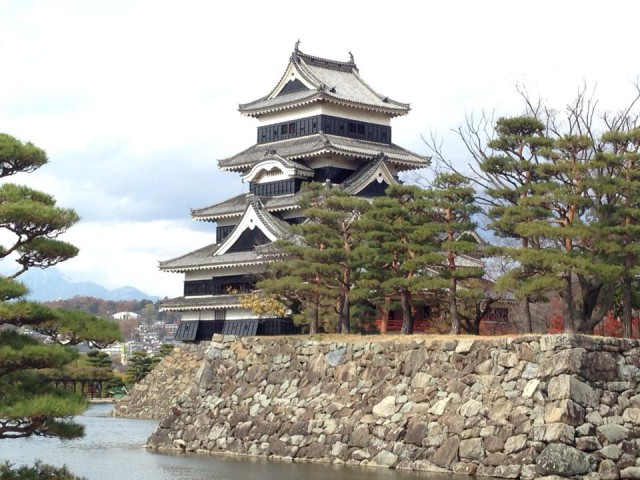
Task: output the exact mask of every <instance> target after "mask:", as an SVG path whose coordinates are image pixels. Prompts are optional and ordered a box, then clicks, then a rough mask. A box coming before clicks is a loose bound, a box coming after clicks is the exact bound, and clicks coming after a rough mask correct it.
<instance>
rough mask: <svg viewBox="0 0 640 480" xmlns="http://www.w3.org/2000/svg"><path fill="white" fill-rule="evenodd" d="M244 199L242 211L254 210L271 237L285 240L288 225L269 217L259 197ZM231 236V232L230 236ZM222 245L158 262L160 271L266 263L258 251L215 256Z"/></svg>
mask: <svg viewBox="0 0 640 480" xmlns="http://www.w3.org/2000/svg"><path fill="white" fill-rule="evenodd" d="M244 198H245V202H246V204H247V206H246V208H245V210H244V211H245V212H246V211H248V210H249V209H250V208H251V209H254V210H255V212H256V214H257V216H258V218H259V219H260V221H261V223H262V224H263V225H264V227H265V228H266V229H267V230H269V232H270V233H271V234H272V235H274V236H275V237H276V238H285V237H286V236H288V235H289V233H290V230H289V224H288V223H287V222H285V221H283V220H281V219H279V218H277V217H274V216H273V215H271V214H270V213H269V212H268V211H267V210H266V209H265V208H264V205H263V204H262V201H261V200H260V198H259V197H257V196H255V195H253V194H248V195H246V196H245V197H244ZM239 226H240V225H239V224H238V226H236V228H239ZM234 231H235V230H234ZM231 235H233V232H232V233H231V234H230V236H231ZM224 243H225V242H222V243H219V244H212V245H208V246H206V247H204V248H200V249H198V250H195V251H193V252H191V253H187V254H186V255H182V256H180V257H177V258H174V259H171V260H167V261H164V262H160V270H163V271H167V272H185V271H188V270H204V269H209V268H228V267H233V266H238V265H260V264H263V263H265V261H266V260H265V259H264V258H263V257H262V255H261V254H260V253H259V251H255V250H252V251H248V252H231V253H224V254H222V255H216V252H217V251H218V250H219V249H220V246H221V245H223V244H224Z"/></svg>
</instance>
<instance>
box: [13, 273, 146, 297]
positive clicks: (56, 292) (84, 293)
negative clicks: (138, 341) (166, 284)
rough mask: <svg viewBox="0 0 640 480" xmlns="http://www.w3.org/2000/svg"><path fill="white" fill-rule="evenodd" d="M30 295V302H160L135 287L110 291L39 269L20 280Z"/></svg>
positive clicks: (91, 283) (100, 286)
mask: <svg viewBox="0 0 640 480" xmlns="http://www.w3.org/2000/svg"><path fill="white" fill-rule="evenodd" d="M18 279H19V280H20V281H21V282H23V283H24V284H25V285H26V286H27V287H29V290H30V293H29V295H28V297H27V298H28V299H29V300H36V301H39V302H47V301H52V300H63V299H67V298H73V297H75V296H81V297H95V298H102V299H104V300H151V301H153V302H155V301H157V300H158V297H155V296H153V295H148V294H146V293H144V292H141V291H140V290H138V289H136V288H133V287H120V288H116V289H115V290H109V289H107V288H105V287H103V286H102V285H98V284H97V283H93V282H77V281H75V280H72V279H71V278H69V277H67V276H66V275H64V274H63V273H62V272H60V271H59V270H57V269H55V268H47V269H46V270H41V269H39V268H35V269H31V270H27V272H25V273H24V274H22V275H20V277H19V278H18Z"/></svg>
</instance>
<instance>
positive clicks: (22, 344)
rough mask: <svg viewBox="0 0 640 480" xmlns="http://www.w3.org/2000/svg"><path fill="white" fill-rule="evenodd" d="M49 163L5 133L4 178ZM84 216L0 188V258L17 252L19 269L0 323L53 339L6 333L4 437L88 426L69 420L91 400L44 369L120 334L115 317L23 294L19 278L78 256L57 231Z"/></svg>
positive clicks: (62, 433)
mask: <svg viewBox="0 0 640 480" xmlns="http://www.w3.org/2000/svg"><path fill="white" fill-rule="evenodd" d="M46 162H47V157H46V154H45V153H44V151H43V150H41V149H39V148H37V147H35V146H34V145H33V144H31V143H22V142H20V141H19V140H16V139H15V138H13V137H11V136H9V135H6V134H0V177H7V176H9V175H13V174H15V173H19V172H33V171H35V170H36V169H37V168H39V167H40V166H42V165H44V164H45V163H46ZM77 220H78V216H77V215H76V213H75V212H74V211H73V210H71V209H64V208H60V207H58V206H56V203H55V200H54V198H53V197H52V196H50V195H47V194H46V193H42V192H39V191H37V190H33V189H31V188H28V187H24V186H19V185H14V184H11V183H4V184H3V185H2V186H1V187H0V230H2V231H3V236H2V239H3V241H4V242H5V243H4V245H2V246H1V247H0V260H3V259H4V260H6V261H10V260H11V259H14V258H15V261H16V262H17V264H18V267H17V269H16V271H15V272H14V273H13V274H11V275H9V276H8V277H0V325H2V326H7V325H12V326H14V327H28V328H29V329H31V330H34V331H36V332H40V333H43V334H46V335H48V336H49V340H50V341H52V342H53V343H54V344H52V345H44V344H42V343H39V342H38V341H36V340H35V339H34V338H32V337H29V336H27V335H24V334H21V333H18V332H17V331H15V329H3V330H2V331H0V398H2V402H0V439H2V438H18V437H28V436H30V435H41V436H49V437H60V438H75V437H78V436H80V435H82V433H83V428H82V426H81V425H79V424H77V423H76V422H74V421H73V420H71V419H70V418H71V416H73V415H76V414H78V413H80V412H81V411H82V410H84V408H86V403H85V401H84V400H83V399H82V398H81V397H80V396H78V395H76V394H74V393H73V392H69V391H67V390H61V389H57V388H55V386H54V385H53V384H51V383H50V382H47V381H46V376H45V375H44V373H45V372H50V371H51V369H57V370H61V369H62V368H63V367H64V366H65V365H68V364H69V363H70V362H72V361H73V360H74V359H75V358H77V355H78V354H77V351H76V350H74V349H73V348H71V347H70V346H69V345H73V344H77V343H80V342H82V341H89V342H90V343H93V345H95V346H100V345H105V344H108V343H112V342H114V341H115V340H117V339H119V337H120V335H119V331H118V328H117V324H115V323H114V322H110V321H107V320H103V319H99V318H96V317H93V316H91V315H88V314H86V313H82V312H66V311H63V310H59V309H52V308H48V307H45V306H43V305H41V304H37V303H34V302H28V301H25V300H23V297H24V296H25V295H26V294H27V289H26V287H25V286H24V285H23V284H21V283H20V282H18V281H17V280H15V277H17V276H19V275H20V274H21V273H23V272H24V271H26V270H27V269H28V268H33V267H39V268H46V267H49V266H52V265H55V264H57V263H58V262H61V261H64V260H66V259H68V258H71V257H73V256H75V255H76V254H77V252H78V250H77V249H76V247H74V246H73V245H70V244H68V243H66V242H63V241H60V240H58V239H57V238H56V237H58V236H59V235H61V234H62V233H64V232H65V231H66V230H67V229H68V228H69V227H71V226H72V225H73V224H74V223H75V222H76V221H77ZM55 343H57V344H55ZM62 344H65V345H62Z"/></svg>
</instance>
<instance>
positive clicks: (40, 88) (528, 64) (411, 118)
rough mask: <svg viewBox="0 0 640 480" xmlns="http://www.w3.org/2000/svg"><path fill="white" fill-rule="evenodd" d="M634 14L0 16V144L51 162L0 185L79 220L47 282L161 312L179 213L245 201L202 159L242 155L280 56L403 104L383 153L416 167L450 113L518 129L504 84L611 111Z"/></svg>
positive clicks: (26, 0)
mask: <svg viewBox="0 0 640 480" xmlns="http://www.w3.org/2000/svg"><path fill="white" fill-rule="evenodd" d="M639 13H640V4H636V3H635V2H626V1H617V0H609V1H607V2H602V1H598V2H595V1H594V2H589V1H557V0H554V1H546V0H540V1H537V2H533V3H532V2H517V1H500V2H498V1H490V0H487V1H482V2H480V1H454V0H451V1H447V2H416V1H411V2H409V1H402V0H401V1H397V2H390V1H373V0H369V1H367V2H346V1H344V0H341V1H334V0H324V1H322V2H300V1H297V2H293V1H289V0H278V1H277V2H266V1H235V2H213V1H190V0H182V1H180V2H178V1H173V2H169V1H160V0H155V1H143V0H141V1H136V0H124V1H119V0H109V1H97V0H96V1H91V0H78V1H65V0H57V1H55V2H53V1H46V0H43V1H31V0H13V1H12V0H0V52H1V57H0V58H1V60H0V69H1V71H2V73H1V74H0V132H5V133H9V134H11V135H13V136H15V137H17V138H19V139H21V140H23V141H27V140H28V141H31V142H33V143H35V144H36V145H38V146H40V147H41V148H43V149H45V150H46V151H47V153H48V155H49V159H50V163H49V164H48V165H47V166H45V167H43V168H42V169H40V170H39V171H38V172H36V173H33V174H30V175H28V176H20V177H17V178H13V179H12V181H19V182H21V183H29V184H30V185H32V186H35V187H37V188H40V189H42V190H45V191H47V192H49V193H52V194H54V195H55V197H56V199H57V200H58V203H59V204H60V205H61V206H64V207H72V208H74V209H76V211H77V212H78V213H79V215H80V216H81V218H82V219H81V221H80V223H78V224H77V225H76V226H74V227H73V228H72V229H71V230H70V231H69V232H68V234H67V235H66V236H65V237H64V238H65V239H66V240H68V241H70V242H73V243H75V244H76V245H77V246H79V247H80V250H81V253H80V255H79V256H78V257H77V258H75V259H73V260H71V261H68V262H66V263H65V264H61V265H60V266H59V268H60V270H62V271H63V272H64V273H65V274H67V275H68V276H69V277H71V278H73V279H76V280H88V281H95V282H97V283H101V284H103V285H105V286H106V287H108V288H115V287H119V286H124V285H131V286H134V287H136V288H139V289H140V290H143V291H145V292H147V293H149V294H154V295H159V296H169V297H172V296H178V295H180V294H181V281H182V278H181V276H180V275H179V274H168V273H160V272H159V271H158V268H157V264H158V261H160V260H166V259H169V258H172V257H175V256H178V255H181V254H183V253H187V252H189V251H191V250H193V249H195V248H198V247H201V246H204V245H206V244H208V243H211V242H212V241H213V238H214V234H213V232H214V228H213V227H214V226H213V225H211V224H203V223H199V222H195V221H193V220H191V218H190V208H198V207H203V206H206V205H210V204H213V203H216V202H218V201H221V200H224V199H225V198H227V197H229V196H232V195H236V194H239V193H241V192H243V191H246V189H247V186H246V185H243V184H242V183H241V181H240V180H239V178H238V177H237V176H236V175H234V174H228V173H222V172H220V171H218V170H217V160H218V159H220V158H226V157H228V156H231V155H233V154H235V153H237V152H239V151H241V150H243V149H245V148H248V147H249V146H251V145H252V144H253V143H254V141H255V128H256V120H255V119H251V118H245V117H242V116H241V115H240V114H239V113H238V112H237V106H238V104H239V103H246V102H249V101H252V100H255V99H257V98H259V97H261V96H263V95H265V94H267V93H268V92H269V91H270V90H271V88H273V87H274V86H275V84H276V83H277V81H278V80H279V79H280V76H281V75H282V73H283V72H284V69H285V67H286V65H287V61H288V58H289V56H290V54H291V52H292V50H293V47H294V44H295V42H296V40H298V39H300V40H301V42H302V43H301V45H300V49H301V50H302V51H304V52H306V53H310V54H312V55H317V56H321V57H326V58H333V59H337V60H348V58H349V56H348V52H349V51H351V52H353V54H354V56H355V61H356V63H357V65H358V67H359V69H360V74H361V75H362V76H363V77H364V79H365V80H366V81H367V82H369V84H370V85H372V86H373V88H375V89H376V90H378V91H379V92H381V93H383V94H385V95H388V96H390V97H391V98H393V99H395V100H398V101H401V102H410V103H411V105H412V112H411V113H410V114H409V115H408V116H406V117H403V118H399V119H396V120H394V122H393V127H394V134H393V135H394V141H395V143H398V144H400V145H402V146H404V147H406V148H409V149H411V150H414V151H416V152H418V153H423V154H426V153H427V150H426V148H425V146H424V144H423V142H422V140H421V136H422V135H429V133H430V132H437V133H438V134H439V135H440V136H441V137H442V139H443V141H444V149H445V152H447V153H448V154H449V155H451V156H452V157H455V158H456V159H457V161H459V162H464V161H465V155H464V150H463V149H462V148H461V146H460V145H459V142H457V140H456V138H455V137H454V136H453V135H451V134H450V133H449V132H450V130H451V129H453V128H455V127H457V126H458V125H460V124H461V123H462V122H463V121H464V117H465V114H470V113H473V112H480V111H481V110H487V111H495V112H497V113H498V114H501V115H507V114H514V113H519V112H520V111H521V101H520V99H519V97H518V94H517V92H516V90H515V85H517V84H524V85H526V86H527V88H528V90H529V91H531V92H534V93H535V94H541V95H542V96H543V97H545V98H546V99H548V101H549V103H550V104H552V105H555V106H557V108H562V107H563V106H564V105H565V104H566V103H567V102H569V101H570V100H571V99H572V98H573V97H574V96H575V93H576V92H577V90H578V87H579V86H580V85H582V84H583V82H587V83H589V84H590V85H597V87H596V88H597V90H596V91H597V95H598V97H599V98H600V99H601V104H602V105H603V107H605V108H611V109H616V108H621V107H622V106H624V105H625V104H626V103H628V102H629V101H630V99H631V98H632V97H633V94H634V88H633V82H634V81H635V80H636V78H637V76H638V75H639V74H640V63H638V54H637V43H638V40H637V31H638V24H637V19H638V18H639V15H638V14H639Z"/></svg>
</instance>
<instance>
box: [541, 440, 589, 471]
mask: <svg viewBox="0 0 640 480" xmlns="http://www.w3.org/2000/svg"><path fill="white" fill-rule="evenodd" d="M536 465H537V466H538V474H539V475H560V476H563V477H571V476H574V475H584V474H586V473H589V472H590V471H593V469H594V465H593V460H592V459H591V458H590V457H589V455H588V454H586V453H584V452H581V451H580V450H577V449H575V448H573V447H571V446H569V445H565V444H564V443H551V444H549V445H547V446H546V447H545V449H544V450H543V451H542V452H541V453H540V455H538V458H537V460H536Z"/></svg>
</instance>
